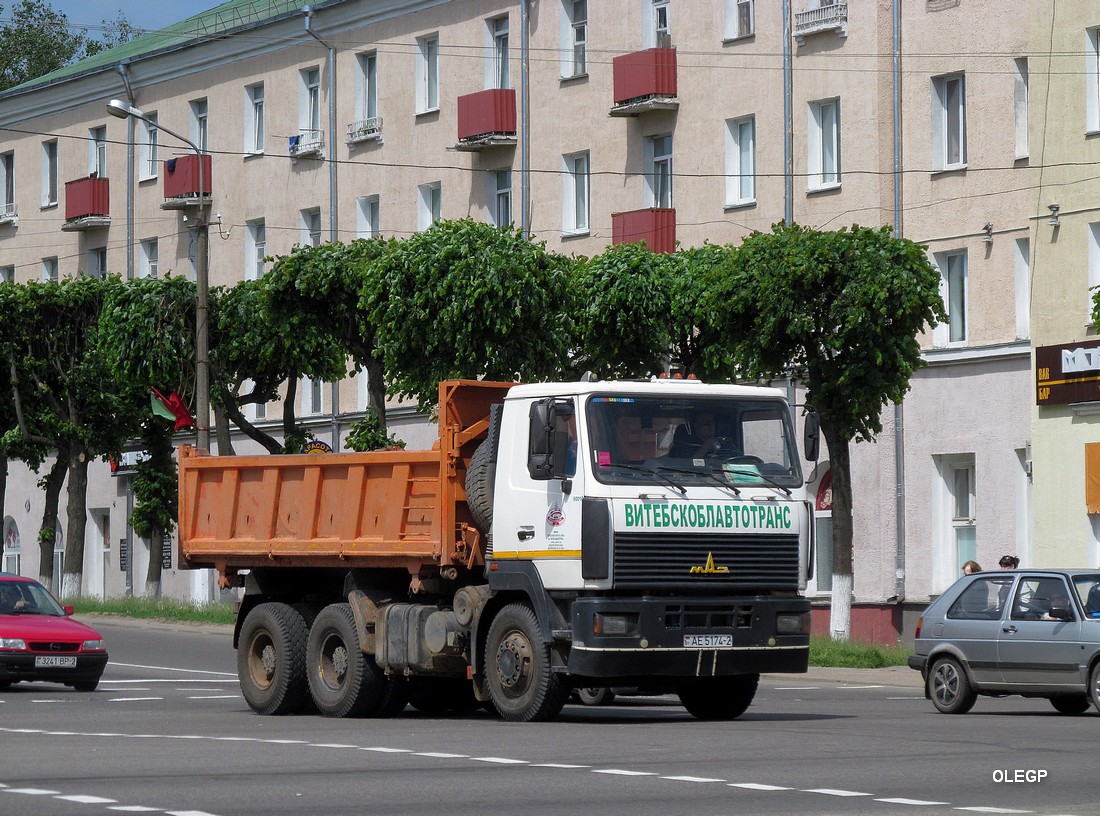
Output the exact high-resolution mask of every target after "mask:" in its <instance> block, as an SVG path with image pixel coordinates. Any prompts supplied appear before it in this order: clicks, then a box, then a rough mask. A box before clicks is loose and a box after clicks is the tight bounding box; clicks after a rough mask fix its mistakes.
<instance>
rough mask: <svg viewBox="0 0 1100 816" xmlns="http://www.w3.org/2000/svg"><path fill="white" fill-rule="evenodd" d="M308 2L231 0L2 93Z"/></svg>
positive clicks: (91, 69)
mask: <svg viewBox="0 0 1100 816" xmlns="http://www.w3.org/2000/svg"><path fill="white" fill-rule="evenodd" d="M306 5H310V4H309V2H308V0H227V2H225V3H222V4H221V5H219V6H216V7H214V8H212V9H210V10H208V11H204V12H201V13H199V14H196V15H194V16H192V17H188V18H187V19H186V20H183V21H181V22H178V23H175V24H173V25H170V26H168V27H166V28H162V29H159V30H157V31H150V32H149V33H147V34H142V35H141V36H138V37H135V38H134V39H132V40H130V41H129V42H126V43H122V44H121V45H116V46H115V47H114V48H109V49H107V50H106V51H101V52H99V53H98V54H95V55H93V56H91V57H86V58H85V59H82V60H80V61H79V62H74V63H73V64H72V65H66V66H65V67H64V68H58V69H57V70H56V71H51V72H50V73H48V74H43V75H42V76H40V77H36V78H35V79H32V80H29V81H27V82H24V83H22V84H21V85H16V86H15V87H14V88H10V89H9V90H8V91H6V92H5V93H4V94H3V95H2V96H9V95H12V94H15V93H20V92H24V91H29V90H32V89H34V88H37V87H39V86H41V85H49V84H52V83H54V82H58V81H62V80H65V79H70V78H75V77H78V76H81V75H83V74H88V73H94V72H95V71H99V70H103V69H105V68H112V67H114V66H115V65H117V64H118V63H120V62H122V61H123V60H126V59H131V60H132V59H137V58H140V57H143V56H146V55H148V54H154V53H156V52H158V51H164V50H166V49H172V48H178V47H181V46H183V45H185V44H188V43H196V42H199V41H202V40H206V39H210V38H213V37H217V36H221V35H222V34H225V33H226V32H228V31H233V30H235V29H240V28H248V27H252V26H256V25H259V24H261V23H264V22H266V21H268V20H272V19H274V18H276V17H281V16H283V15H286V14H290V13H292V12H297V11H300V10H301V9H302V7H303V6H306ZM313 5H314V6H319V5H328V3H326V2H324V0H321V1H320V2H315V3H313Z"/></svg>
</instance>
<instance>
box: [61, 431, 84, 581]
mask: <svg viewBox="0 0 1100 816" xmlns="http://www.w3.org/2000/svg"><path fill="white" fill-rule="evenodd" d="M88 454H89V451H88V449H87V448H85V447H84V446H83V445H73V446H72V448H71V449H70V451H69V506H68V525H69V534H68V536H66V538H65V570H64V574H63V575H62V580H61V597H62V598H79V597H80V596H81V593H82V591H83V588H84V537H85V534H86V532H87V529H88V461H89V456H88Z"/></svg>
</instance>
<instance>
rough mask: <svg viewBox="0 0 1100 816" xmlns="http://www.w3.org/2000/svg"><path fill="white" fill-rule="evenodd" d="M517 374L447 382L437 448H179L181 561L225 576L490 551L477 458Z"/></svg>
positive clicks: (467, 556)
mask: <svg viewBox="0 0 1100 816" xmlns="http://www.w3.org/2000/svg"><path fill="white" fill-rule="evenodd" d="M512 385H513V383H490V382H480V381H469V380H463V381H450V382H444V383H441V384H440V386H439V441H438V442H437V443H436V445H435V446H434V447H433V449H432V450H427V451H403V450H393V451H373V452H370V453H330V454H301V455H293V456H204V455H200V454H198V453H197V452H196V451H195V450H194V449H193V448H191V447H188V446H183V447H181V448H180V462H179V563H180V564H181V565H182V566H184V567H193V568H194V567H216V568H217V569H218V570H219V571H220V572H221V573H222V576H223V578H228V576H230V575H232V574H233V573H235V572H236V571H237V570H240V569H252V568H255V567H272V566H287V567H339V568H344V569H352V568H369V567H388V568H392V567H402V568H405V569H407V570H408V571H409V573H410V574H411V575H413V576H417V575H420V576H423V575H425V574H430V573H431V572H433V571H434V570H436V569H440V568H446V567H467V568H470V567H473V566H475V565H476V564H479V563H484V548H483V545H482V543H481V536H480V535H479V534H478V531H477V530H476V529H475V528H474V525H473V520H472V519H471V517H470V513H469V510H468V509H467V507H466V490H465V487H464V483H465V476H466V466H467V464H468V463H469V460H470V457H471V456H472V455H473V452H474V450H475V449H476V447H477V445H478V443H479V442H480V441H481V440H482V439H484V438H485V435H486V431H487V430H488V426H489V406H490V405H491V404H493V403H498V402H502V401H503V399H504V395H505V394H506V393H507V391H508V389H509V388H511V386H512Z"/></svg>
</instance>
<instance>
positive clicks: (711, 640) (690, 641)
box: [684, 635, 733, 649]
mask: <svg viewBox="0 0 1100 816" xmlns="http://www.w3.org/2000/svg"><path fill="white" fill-rule="evenodd" d="M731 646H733V635H684V648H685V649H721V648H723V647H725V648H729V647H731Z"/></svg>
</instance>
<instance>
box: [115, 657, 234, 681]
mask: <svg viewBox="0 0 1100 816" xmlns="http://www.w3.org/2000/svg"><path fill="white" fill-rule="evenodd" d="M107 665H108V666H125V667H126V668H128V669H153V670H155V671H173V672H182V673H183V674H215V675H221V676H222V677H233V678H235V677H236V676H237V673H236V672H223V671H206V670H204V669H174V668H172V667H171V666H144V665H142V664H141V663H116V662H115V661H113V660H112V661H111V662H110V663H108V664H107ZM115 682H120V681H115ZM138 682H142V683H145V682H148V681H145V680H141V681H138ZM172 682H179V681H172ZM234 682H236V681H234Z"/></svg>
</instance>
